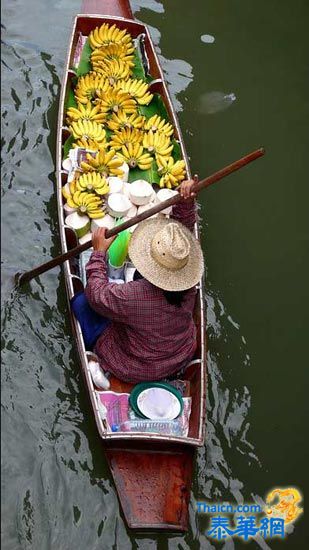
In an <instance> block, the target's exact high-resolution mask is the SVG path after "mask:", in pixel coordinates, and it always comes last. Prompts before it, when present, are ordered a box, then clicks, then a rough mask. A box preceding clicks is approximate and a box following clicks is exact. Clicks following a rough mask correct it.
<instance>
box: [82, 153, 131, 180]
mask: <svg viewBox="0 0 309 550" xmlns="http://www.w3.org/2000/svg"><path fill="white" fill-rule="evenodd" d="M122 164H123V161H122V160H121V158H119V156H115V150H114V149H111V150H110V151H105V150H104V149H101V150H100V151H98V153H97V154H96V156H95V157H93V156H92V155H91V154H90V153H88V154H87V162H85V161H82V162H81V163H80V167H81V169H82V170H83V171H84V172H98V173H99V174H101V175H102V176H104V177H105V178H108V177H109V176H120V177H121V176H122V175H123V170H122V169H121V168H120V167H121V166H122Z"/></svg>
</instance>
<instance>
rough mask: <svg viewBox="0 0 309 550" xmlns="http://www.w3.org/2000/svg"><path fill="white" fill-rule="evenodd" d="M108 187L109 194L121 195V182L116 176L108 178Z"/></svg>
mask: <svg viewBox="0 0 309 550" xmlns="http://www.w3.org/2000/svg"><path fill="white" fill-rule="evenodd" d="M107 181H108V185H109V193H110V194H111V193H121V192H122V189H123V180H122V179H121V178H117V177H116V176H110V177H109V178H107Z"/></svg>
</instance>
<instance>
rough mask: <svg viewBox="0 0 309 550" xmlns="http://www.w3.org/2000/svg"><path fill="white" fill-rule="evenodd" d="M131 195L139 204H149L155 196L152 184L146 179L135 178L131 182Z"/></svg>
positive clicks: (133, 200) (134, 202)
mask: <svg viewBox="0 0 309 550" xmlns="http://www.w3.org/2000/svg"><path fill="white" fill-rule="evenodd" d="M129 197H130V200H131V202H133V204H136V205H137V206H141V205H143V204H147V203H149V202H150V201H151V200H152V198H153V189H152V186H151V185H150V183H148V181H146V180H135V181H133V182H132V183H131V184H130V188H129Z"/></svg>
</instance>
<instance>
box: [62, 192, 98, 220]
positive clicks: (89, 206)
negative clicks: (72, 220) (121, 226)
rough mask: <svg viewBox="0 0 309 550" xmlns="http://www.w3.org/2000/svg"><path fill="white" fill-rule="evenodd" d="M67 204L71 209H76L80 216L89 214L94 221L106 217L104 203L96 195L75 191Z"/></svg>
mask: <svg viewBox="0 0 309 550" xmlns="http://www.w3.org/2000/svg"><path fill="white" fill-rule="evenodd" d="M67 204H68V206H70V207H71V208H76V209H77V211H78V213H79V214H81V215H85V214H87V216H89V218H92V219H97V218H103V216H105V212H104V210H103V202H102V200H101V198H100V197H98V195H96V194H95V193H88V192H87V191H75V193H74V194H73V196H72V197H69V198H68V200H67Z"/></svg>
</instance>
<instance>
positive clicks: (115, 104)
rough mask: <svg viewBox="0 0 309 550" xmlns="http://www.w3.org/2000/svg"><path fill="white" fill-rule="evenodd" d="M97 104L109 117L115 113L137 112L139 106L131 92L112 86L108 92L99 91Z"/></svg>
mask: <svg viewBox="0 0 309 550" xmlns="http://www.w3.org/2000/svg"><path fill="white" fill-rule="evenodd" d="M96 102H97V104H98V105H100V109H101V112H102V113H104V115H105V116H106V117H107V116H109V115H112V114H113V113H117V114H118V113H119V114H120V113H124V114H131V113H135V112H136V109H137V106H136V103H135V101H134V99H132V98H131V97H130V96H129V94H126V93H125V92H121V91H120V90H114V89H113V88H110V90H109V91H108V92H105V93H103V92H102V93H101V92H99V93H98V99H97V100H96Z"/></svg>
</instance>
